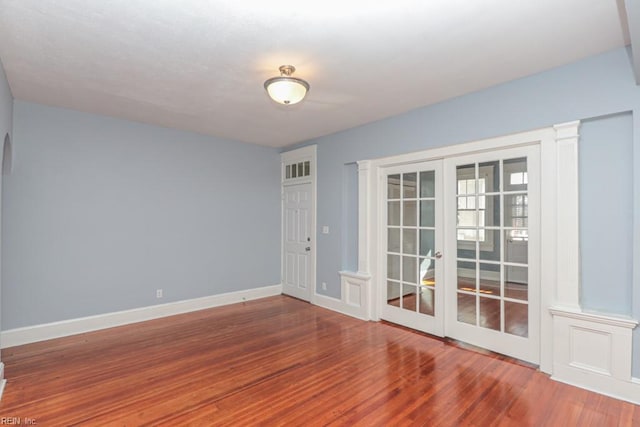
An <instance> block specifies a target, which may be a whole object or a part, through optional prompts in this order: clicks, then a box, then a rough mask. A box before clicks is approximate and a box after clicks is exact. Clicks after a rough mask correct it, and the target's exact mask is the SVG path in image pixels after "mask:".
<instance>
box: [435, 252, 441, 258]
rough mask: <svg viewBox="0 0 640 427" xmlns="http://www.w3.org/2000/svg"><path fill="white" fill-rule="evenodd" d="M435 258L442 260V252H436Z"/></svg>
mask: <svg viewBox="0 0 640 427" xmlns="http://www.w3.org/2000/svg"><path fill="white" fill-rule="evenodd" d="M435 257H436V258H437V259H440V258H442V252H440V251H438V252H436V255H435Z"/></svg>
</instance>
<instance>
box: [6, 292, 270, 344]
mask: <svg viewBox="0 0 640 427" xmlns="http://www.w3.org/2000/svg"><path fill="white" fill-rule="evenodd" d="M281 293H282V285H274V286H265V287H262V288H254V289H247V290H243V291H236V292H229V293H225V294H219V295H211V296H207V297H202V298H194V299H190V300H184V301H176V302H170V303H167V304H159V305H153V306H149V307H142V308H136V309H132V310H125V311H117V312H113V313H106V314H99V315H96V316H89V317H81V318H78V319H70V320H63V321H60V322H53V323H46V324H41V325H35V326H27V327H24V328H16V329H9V330H7V331H2V332H1V333H0V343H1V346H0V347H1V348H7V347H14V346H17V345H23V344H29V343H33V342H38V341H45V340H49V339H53V338H60V337H65V336H69V335H76V334H81V333H84V332H91V331H97V330H100V329H106V328H112V327H115V326H122V325H128V324H131V323H136V322H143V321H145V320H152V319H158V318H160V317H166V316H173V315H175V314H182V313H188V312H191V311H197V310H204V309H207V308H212V307H219V306H222V305H228V304H235V303H238V302H243V301H249V300H254V299H259V298H265V297H270V296H274V295H280V294H281Z"/></svg>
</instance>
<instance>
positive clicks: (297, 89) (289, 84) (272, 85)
mask: <svg viewBox="0 0 640 427" xmlns="http://www.w3.org/2000/svg"><path fill="white" fill-rule="evenodd" d="M264 87H265V89H266V90H267V92H268V93H269V96H270V97H271V99H273V100H274V101H276V102H277V103H279V104H284V105H292V104H297V103H298V102H300V101H302V100H303V99H304V97H305V95H306V94H307V91H308V90H309V83H307V82H305V81H304V80H302V79H297V78H295V77H274V78H272V79H269V80H267V81H266V82H264Z"/></svg>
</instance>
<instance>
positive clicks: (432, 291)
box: [382, 161, 444, 335]
mask: <svg viewBox="0 0 640 427" xmlns="http://www.w3.org/2000/svg"><path fill="white" fill-rule="evenodd" d="M440 171H441V161H437V162H425V163H421V164H418V165H410V166H403V167H399V168H393V169H390V170H389V171H388V172H387V175H386V178H385V184H384V185H385V186H386V189H385V190H386V191H385V194H386V197H385V204H386V209H384V211H385V212H386V214H387V215H386V219H385V221H384V229H385V231H384V233H383V235H384V236H385V237H386V245H385V257H386V276H385V277H386V286H384V292H385V298H384V301H385V306H384V307H383V310H382V317H383V318H385V319H386V320H390V321H392V322H396V323H400V324H403V325H405V326H409V327H411V328H414V329H419V330H423V331H426V332H429V333H433V334H437V335H442V333H443V325H444V323H443V322H444V321H443V314H444V313H443V305H444V293H443V288H442V287H443V284H442V283H441V281H442V267H441V261H440V257H441V254H440V253H439V252H438V248H441V247H442V240H443V227H442V217H443V215H442V213H441V209H442V203H441V200H440V198H441V194H442V188H441V183H440V182H439V181H440ZM438 185H440V188H439V187H438Z"/></svg>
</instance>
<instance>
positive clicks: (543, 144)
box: [358, 121, 580, 373]
mask: <svg viewBox="0 0 640 427" xmlns="http://www.w3.org/2000/svg"><path fill="white" fill-rule="evenodd" d="M579 124H580V123H579V122H578V121H575V122H570V123H566V124H562V125H556V126H553V127H548V128H543V129H539V130H534V131H529V132H523V133H518V134H512V135H507V136H501V137H497V138H491V139H486V140H480V141H474V142H468V143H463V144H457V145H451V146H446V147H439V148H433V149H430V150H425V151H420V152H416V153H409V154H402V155H398V156H392V157H386V158H382V159H374V160H363V161H360V162H358V167H359V179H360V181H359V209H358V211H359V227H358V228H359V236H358V241H359V252H358V257H359V259H358V271H359V273H361V274H368V275H369V276H371V280H370V287H371V288H370V289H369V291H370V295H371V296H372V298H371V299H370V300H371V304H370V307H369V317H370V319H371V320H380V314H379V313H380V308H381V304H383V299H382V298H381V290H380V288H381V287H382V286H383V285H384V277H383V271H381V270H382V269H381V268H380V266H381V265H382V263H383V262H384V259H381V258H382V257H381V253H382V251H381V250H379V244H380V242H381V239H380V236H381V234H382V232H383V231H384V229H383V225H381V224H380V219H381V218H383V217H384V216H383V213H382V212H381V205H382V204H381V203H380V200H381V198H382V197H383V191H382V189H383V185H384V168H388V167H391V166H397V165H403V164H410V163H417V162H423V161H428V160H437V159H443V158H448V157H453V156H459V155H467V154H473V153H479V152H484V151H491V150H495V149H502V148H510V147H518V146H523V145H539V146H540V159H541V161H540V164H541V166H540V167H541V171H540V175H541V177H542V178H541V188H540V206H541V211H542V212H543V213H544V215H541V226H540V233H541V236H540V239H541V259H540V270H541V277H540V279H541V289H540V337H541V339H540V353H539V355H540V370H542V371H543V372H547V373H550V372H552V370H553V318H552V316H551V314H550V312H549V308H550V307H552V306H554V305H557V304H563V305H567V306H571V305H573V304H577V302H578V289H579V274H578V273H579V270H578V268H579V264H578V250H577V249H578V223H577V193H578V187H577V182H578V180H577V143H578V127H579ZM563 253H564V254H566V255H565V256H563V255H561V254H563ZM559 257H562V259H560V258H559ZM574 257H575V260H574V259H573V258H574ZM565 258H569V259H565ZM559 260H560V262H558V261H559Z"/></svg>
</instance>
